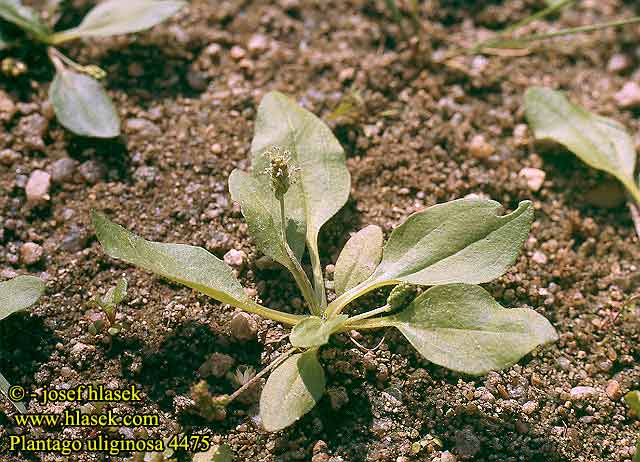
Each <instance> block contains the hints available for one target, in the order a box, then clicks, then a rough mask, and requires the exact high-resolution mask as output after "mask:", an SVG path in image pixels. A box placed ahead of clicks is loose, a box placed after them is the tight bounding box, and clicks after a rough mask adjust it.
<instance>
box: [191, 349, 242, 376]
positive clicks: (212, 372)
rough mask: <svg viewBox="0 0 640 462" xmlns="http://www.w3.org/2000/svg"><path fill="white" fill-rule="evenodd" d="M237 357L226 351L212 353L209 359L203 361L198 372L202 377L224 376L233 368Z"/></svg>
mask: <svg viewBox="0 0 640 462" xmlns="http://www.w3.org/2000/svg"><path fill="white" fill-rule="evenodd" d="M234 363H235V359H233V357H232V356H229V355H226V354H224V353H212V354H211V355H210V356H209V357H208V358H207V360H206V361H205V362H204V363H202V365H201V366H200V368H199V369H198V372H199V373H200V375H201V376H202V377H209V376H213V377H217V378H222V377H224V376H225V374H226V373H227V372H229V371H230V370H231V368H232V367H233V364H234Z"/></svg>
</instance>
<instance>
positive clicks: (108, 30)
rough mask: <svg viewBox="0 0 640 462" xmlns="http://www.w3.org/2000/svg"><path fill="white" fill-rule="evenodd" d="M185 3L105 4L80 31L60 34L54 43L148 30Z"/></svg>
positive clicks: (120, 0) (125, 0) (117, 0)
mask: <svg viewBox="0 0 640 462" xmlns="http://www.w3.org/2000/svg"><path fill="white" fill-rule="evenodd" d="M185 5H186V2H182V1H175V0H106V1H104V2H101V3H99V4H98V5H97V6H96V7H94V8H93V9H92V10H91V11H89V13H87V15H86V16H85V17H84V19H83V20H82V22H81V23H80V25H79V26H78V27H75V28H73V29H69V30H66V31H62V32H58V33H57V34H55V35H54V37H53V40H54V42H55V43H61V42H64V41H67V40H71V39H74V38H78V37H107V36H110V35H120V34H130V33H133V32H139V31H142V30H145V29H149V28H151V27H153V26H155V25H156V24H158V23H160V22H162V21H164V20H165V19H167V18H169V17H170V16H173V15H174V14H175V13H177V12H178V11H179V10H180V9H181V8H182V7H184V6H185Z"/></svg>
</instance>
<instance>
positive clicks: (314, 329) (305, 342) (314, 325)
mask: <svg viewBox="0 0 640 462" xmlns="http://www.w3.org/2000/svg"><path fill="white" fill-rule="evenodd" d="M347 319H349V316H347V315H346V314H341V315H338V316H336V317H335V318H331V319H328V320H326V321H325V320H322V319H321V318H319V317H318V316H310V317H308V318H307V319H305V320H304V321H302V322H300V323H298V324H296V325H295V326H293V329H291V334H290V335H289V341H290V342H291V345H293V346H294V347H298V348H314V347H320V346H322V345H325V344H327V343H328V342H329V337H331V334H333V333H334V332H336V331H337V330H338V329H340V327H342V326H343V325H344V323H345V322H346V321H347Z"/></svg>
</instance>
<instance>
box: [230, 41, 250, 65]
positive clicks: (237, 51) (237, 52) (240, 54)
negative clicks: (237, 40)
mask: <svg viewBox="0 0 640 462" xmlns="http://www.w3.org/2000/svg"><path fill="white" fill-rule="evenodd" d="M229 54H230V55H231V57H232V58H233V59H235V60H236V61H239V60H241V59H242V58H244V57H245V56H246V55H247V52H246V51H244V48H242V47H239V46H238V45H235V46H233V47H231V51H230V52H229Z"/></svg>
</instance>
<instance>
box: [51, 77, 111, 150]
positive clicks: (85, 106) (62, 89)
mask: <svg viewBox="0 0 640 462" xmlns="http://www.w3.org/2000/svg"><path fill="white" fill-rule="evenodd" d="M49 101H51V104H52V105H53V109H54V111H55V113H56V116H57V117H58V121H59V122H60V123H61V124H62V125H64V126H65V127H66V128H68V129H69V130H71V131H72V132H74V133H75V134H77V135H81V136H90V137H95V138H113V137H115V136H118V135H119V134H120V119H119V118H118V113H117V112H116V109H115V107H114V106H113V103H112V102H111V99H110V98H109V96H108V95H107V93H106V92H105V91H104V88H102V85H100V83H98V81H96V80H94V79H92V78H91V77H89V76H87V75H84V74H79V73H77V72H73V71H71V70H69V69H59V70H58V72H57V73H56V76H55V78H54V79H53V82H52V83H51V86H50V87H49Z"/></svg>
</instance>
